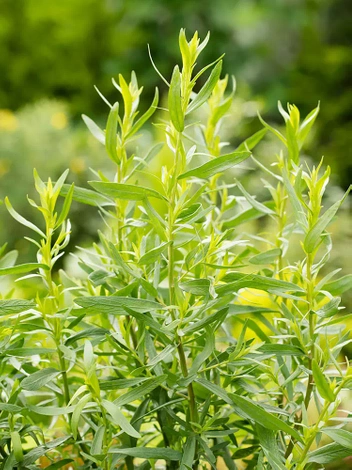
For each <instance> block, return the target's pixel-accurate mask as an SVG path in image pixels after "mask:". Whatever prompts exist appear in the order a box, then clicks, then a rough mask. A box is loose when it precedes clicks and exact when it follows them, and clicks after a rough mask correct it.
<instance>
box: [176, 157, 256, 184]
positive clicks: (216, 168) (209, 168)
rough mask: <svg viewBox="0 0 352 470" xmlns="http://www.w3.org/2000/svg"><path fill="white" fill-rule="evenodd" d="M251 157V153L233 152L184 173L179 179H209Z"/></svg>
mask: <svg viewBox="0 0 352 470" xmlns="http://www.w3.org/2000/svg"><path fill="white" fill-rule="evenodd" d="M250 155H251V153H250V152H248V151H244V152H232V153H229V154H226V155H222V156H221V157H216V158H214V159H213V160H210V162H207V163H205V164H204V165H201V166H199V167H197V168H194V169H193V170H189V171H187V172H186V173H183V174H182V175H180V176H179V177H178V178H179V179H184V178H190V177H191V176H195V177H197V178H202V179H208V178H210V177H212V176H214V175H216V174H218V173H222V172H224V171H226V170H229V169H230V168H232V167H233V166H235V165H237V164H238V163H241V162H243V161H244V160H246V159H247V158H248V157H249V156H250Z"/></svg>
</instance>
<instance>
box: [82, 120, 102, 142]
mask: <svg viewBox="0 0 352 470" xmlns="http://www.w3.org/2000/svg"><path fill="white" fill-rule="evenodd" d="M82 119H83V121H84V123H85V125H86V126H87V127H88V129H89V131H90V132H91V134H92V135H93V136H94V137H95V138H96V139H97V140H98V141H99V142H101V143H102V144H103V145H105V134H104V132H103V131H102V130H101V129H100V127H99V126H98V125H97V124H95V122H94V121H93V120H92V119H91V118H89V117H88V116H86V115H85V114H82Z"/></svg>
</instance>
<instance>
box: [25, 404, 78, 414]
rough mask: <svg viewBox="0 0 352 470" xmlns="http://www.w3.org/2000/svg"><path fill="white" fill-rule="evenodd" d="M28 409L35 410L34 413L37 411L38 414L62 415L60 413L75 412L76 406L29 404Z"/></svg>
mask: <svg viewBox="0 0 352 470" xmlns="http://www.w3.org/2000/svg"><path fill="white" fill-rule="evenodd" d="M27 407H28V409H29V410H30V411H33V413H37V414H38V415H43V416H60V415H66V414H69V413H73V412H74V410H75V408H76V407H75V406H74V405H72V406H64V407H61V408H60V407H59V406H36V405H27Z"/></svg>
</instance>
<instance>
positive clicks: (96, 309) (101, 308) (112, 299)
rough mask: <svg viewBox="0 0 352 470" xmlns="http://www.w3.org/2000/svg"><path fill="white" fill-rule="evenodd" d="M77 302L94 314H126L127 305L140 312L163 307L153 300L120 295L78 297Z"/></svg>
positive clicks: (87, 311) (88, 312)
mask: <svg viewBox="0 0 352 470" xmlns="http://www.w3.org/2000/svg"><path fill="white" fill-rule="evenodd" d="M75 303H76V304H77V305H80V306H81V307H83V308H84V309H85V311H86V313H87V314H93V315H94V314H99V313H106V314H112V315H126V311H125V308H126V307H127V308H130V309H131V310H135V311H136V312H139V313H146V312H150V311H151V310H160V309H162V305H160V304H159V303H158V302H154V301H153V300H146V299H135V298H133V297H119V296H109V297H104V296H96V297H94V296H93V297H78V298H77V299H75Z"/></svg>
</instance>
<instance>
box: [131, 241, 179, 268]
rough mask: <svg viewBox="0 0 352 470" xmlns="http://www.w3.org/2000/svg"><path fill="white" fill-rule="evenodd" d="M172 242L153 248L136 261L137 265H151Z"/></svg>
mask: <svg viewBox="0 0 352 470" xmlns="http://www.w3.org/2000/svg"><path fill="white" fill-rule="evenodd" d="M171 243H172V242H165V243H162V244H161V245H160V246H158V247H156V248H153V249H152V250H150V251H147V253H145V254H144V255H143V256H141V258H140V259H139V261H138V264H140V265H148V264H152V263H154V262H155V261H157V260H158V258H159V257H160V255H161V254H162V253H163V252H164V251H165V250H166V248H167V247H168V246H169V245H170V244H171Z"/></svg>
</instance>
